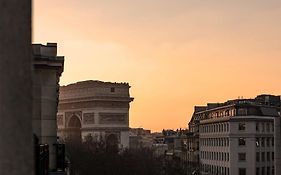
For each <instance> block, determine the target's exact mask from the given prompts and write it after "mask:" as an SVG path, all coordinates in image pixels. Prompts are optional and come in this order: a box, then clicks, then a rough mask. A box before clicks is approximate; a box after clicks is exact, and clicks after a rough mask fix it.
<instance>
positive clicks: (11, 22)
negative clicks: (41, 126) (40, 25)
mask: <svg viewBox="0 0 281 175" xmlns="http://www.w3.org/2000/svg"><path fill="white" fill-rule="evenodd" d="M31 63H32V61H31V1H30V0H20V1H19V0H1V1H0V83H1V85H0V123H1V126H0V174H1V175H6V174H9V175H32V174H33V143H32V122H31V117H32V77H31V71H32V64H31Z"/></svg>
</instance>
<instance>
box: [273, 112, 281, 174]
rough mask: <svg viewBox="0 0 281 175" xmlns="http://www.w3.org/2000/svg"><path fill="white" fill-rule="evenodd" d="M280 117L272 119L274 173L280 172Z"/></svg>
mask: <svg viewBox="0 0 281 175" xmlns="http://www.w3.org/2000/svg"><path fill="white" fill-rule="evenodd" d="M280 124H281V118H280V117H275V119H274V154H275V155H274V158H275V160H274V161H275V165H274V167H275V175H280V174H281V127H280Z"/></svg>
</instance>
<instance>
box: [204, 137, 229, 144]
mask: <svg viewBox="0 0 281 175" xmlns="http://www.w3.org/2000/svg"><path fill="white" fill-rule="evenodd" d="M200 143H201V146H229V138H207V139H200Z"/></svg>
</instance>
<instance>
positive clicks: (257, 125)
mask: <svg viewBox="0 0 281 175" xmlns="http://www.w3.org/2000/svg"><path fill="white" fill-rule="evenodd" d="M259 130H260V128H259V123H258V122H257V123H256V131H259Z"/></svg>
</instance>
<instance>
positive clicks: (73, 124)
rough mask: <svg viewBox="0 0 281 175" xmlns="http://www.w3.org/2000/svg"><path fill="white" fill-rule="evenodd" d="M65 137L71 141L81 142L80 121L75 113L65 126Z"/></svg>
mask: <svg viewBox="0 0 281 175" xmlns="http://www.w3.org/2000/svg"><path fill="white" fill-rule="evenodd" d="M66 134H67V138H68V140H69V141H71V142H81V121H80V119H79V117H78V116H77V115H73V116H71V117H70V119H69V121H68V123H67V127H66Z"/></svg>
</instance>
